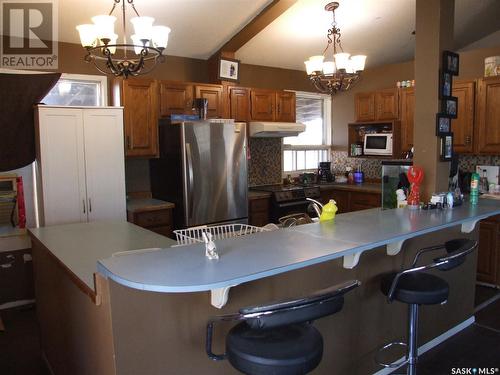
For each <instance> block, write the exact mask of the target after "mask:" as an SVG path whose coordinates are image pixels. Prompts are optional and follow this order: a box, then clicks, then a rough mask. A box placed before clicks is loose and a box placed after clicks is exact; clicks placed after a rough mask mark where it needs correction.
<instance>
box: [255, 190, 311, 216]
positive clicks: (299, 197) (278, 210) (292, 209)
mask: <svg viewBox="0 0 500 375" xmlns="http://www.w3.org/2000/svg"><path fill="white" fill-rule="evenodd" d="M251 190H255V191H267V192H270V193H271V207H270V215H269V216H270V219H271V221H272V222H273V223H278V222H279V219H280V218H281V217H284V216H287V215H291V214H299V213H307V214H309V215H312V212H313V211H308V210H307V207H308V206H309V204H310V202H309V201H307V200H306V198H312V199H316V200H318V199H319V198H321V193H320V189H319V186H318V185H309V184H308V185H265V186H257V187H253V188H251Z"/></svg>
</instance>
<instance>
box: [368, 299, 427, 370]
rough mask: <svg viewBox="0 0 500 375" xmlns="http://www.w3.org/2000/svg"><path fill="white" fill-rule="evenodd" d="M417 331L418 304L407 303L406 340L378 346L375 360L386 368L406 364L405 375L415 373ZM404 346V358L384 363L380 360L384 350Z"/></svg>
mask: <svg viewBox="0 0 500 375" xmlns="http://www.w3.org/2000/svg"><path fill="white" fill-rule="evenodd" d="M417 333H418V305H417V304H410V305H408V342H407V343H404V342H391V343H389V344H386V345H384V346H383V347H382V348H380V349H379V350H378V352H377V354H376V356H375V361H376V362H377V364H378V365H380V366H383V367H388V368H397V367H401V366H403V365H404V364H408V368H407V370H406V373H407V375H416V374H417V360H418V344H417ZM396 345H397V346H404V347H406V358H405V359H404V360H402V361H399V362H394V363H384V362H382V361H381V360H380V354H381V353H383V352H384V351H385V350H387V349H389V348H391V347H393V346H396Z"/></svg>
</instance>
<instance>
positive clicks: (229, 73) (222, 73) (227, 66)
mask: <svg viewBox="0 0 500 375" xmlns="http://www.w3.org/2000/svg"><path fill="white" fill-rule="evenodd" d="M218 78H219V79H220V80H221V81H231V82H239V80H240V60H236V59H230V58H227V57H221V58H220V59H219V71H218Z"/></svg>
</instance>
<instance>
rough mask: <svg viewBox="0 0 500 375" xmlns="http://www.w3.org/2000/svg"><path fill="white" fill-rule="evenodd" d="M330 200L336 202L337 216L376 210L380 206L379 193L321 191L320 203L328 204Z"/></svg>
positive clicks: (338, 190) (337, 190) (336, 190)
mask: <svg viewBox="0 0 500 375" xmlns="http://www.w3.org/2000/svg"><path fill="white" fill-rule="evenodd" d="M330 199H333V200H335V202H337V207H338V209H339V210H338V212H337V213H339V214H344V213H346V212H351V211H360V210H366V209H369V208H376V207H380V206H381V205H382V201H381V199H382V198H381V194H380V193H367V192H359V191H347V190H340V189H328V190H326V189H325V190H322V191H321V201H322V202H321V203H328V201H329V200H330Z"/></svg>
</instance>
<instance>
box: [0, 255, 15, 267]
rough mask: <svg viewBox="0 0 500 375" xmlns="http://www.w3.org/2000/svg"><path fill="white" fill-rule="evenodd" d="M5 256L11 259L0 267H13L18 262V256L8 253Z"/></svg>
mask: <svg viewBox="0 0 500 375" xmlns="http://www.w3.org/2000/svg"><path fill="white" fill-rule="evenodd" d="M5 258H7V259H8V260H9V261H8V262H7V263H2V264H0V267H2V268H11V267H12V266H13V265H14V263H15V262H16V258H15V257H14V255H7V256H6V257H5Z"/></svg>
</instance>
